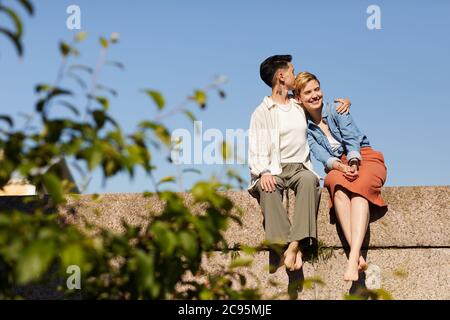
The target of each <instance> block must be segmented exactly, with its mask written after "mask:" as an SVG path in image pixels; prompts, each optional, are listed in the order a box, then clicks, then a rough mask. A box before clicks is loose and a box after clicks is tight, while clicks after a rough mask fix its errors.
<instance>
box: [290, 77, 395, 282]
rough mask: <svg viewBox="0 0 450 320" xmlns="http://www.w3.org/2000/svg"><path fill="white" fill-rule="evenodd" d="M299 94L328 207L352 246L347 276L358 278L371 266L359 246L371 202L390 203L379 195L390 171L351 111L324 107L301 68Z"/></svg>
mask: <svg viewBox="0 0 450 320" xmlns="http://www.w3.org/2000/svg"><path fill="white" fill-rule="evenodd" d="M295 95H296V99H297V101H298V102H299V103H300V104H301V105H302V107H303V108H304V109H305V111H306V112H307V114H308V143H309V146H310V149H311V151H312V153H313V155H314V157H315V158H316V159H317V160H319V161H320V162H322V163H323V165H324V166H325V171H326V172H327V176H326V177H325V183H324V186H325V187H326V188H327V189H328V192H329V194H330V209H334V212H336V216H337V218H338V221H339V223H340V224H341V226H342V230H343V232H344V235H345V238H346V240H347V242H348V243H349V245H350V254H349V259H348V263H347V268H346V270H345V272H344V280H346V281H357V280H358V277H359V276H358V271H363V270H365V269H366V268H367V263H366V261H365V260H364V258H363V257H362V255H361V246H362V243H363V240H364V237H365V234H366V231H367V227H368V224H369V204H372V205H375V206H380V207H385V206H386V203H385V202H384V200H383V199H382V197H381V187H382V186H383V184H384V182H385V181H386V174H387V170H386V166H385V164H384V157H383V154H382V153H381V152H378V151H375V150H373V149H372V148H371V147H370V143H369V140H368V139H367V137H366V136H365V135H364V134H363V133H361V131H360V130H359V129H358V127H357V126H356V124H355V123H354V121H353V119H352V117H351V115H350V114H348V113H347V114H338V113H337V112H336V110H335V108H332V107H330V106H329V105H326V106H324V105H323V94H322V91H321V89H320V82H319V80H318V79H317V78H316V76H314V75H313V74H311V73H308V72H301V73H300V74H299V75H298V76H297V77H296V80H295ZM333 206H334V207H333Z"/></svg>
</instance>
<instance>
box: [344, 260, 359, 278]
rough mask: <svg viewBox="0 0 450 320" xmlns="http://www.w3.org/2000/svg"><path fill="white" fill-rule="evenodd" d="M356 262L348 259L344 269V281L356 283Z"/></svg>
mask: <svg viewBox="0 0 450 320" xmlns="http://www.w3.org/2000/svg"><path fill="white" fill-rule="evenodd" d="M358 278H359V275H358V260H353V259H349V260H348V262H347V269H345V273H344V280H345V281H358Z"/></svg>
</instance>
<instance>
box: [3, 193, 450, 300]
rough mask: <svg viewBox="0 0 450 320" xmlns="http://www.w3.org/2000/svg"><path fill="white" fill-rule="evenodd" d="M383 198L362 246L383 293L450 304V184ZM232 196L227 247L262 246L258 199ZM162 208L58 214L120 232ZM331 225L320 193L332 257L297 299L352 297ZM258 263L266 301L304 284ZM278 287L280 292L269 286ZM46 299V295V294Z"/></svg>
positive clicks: (92, 207)
mask: <svg viewBox="0 0 450 320" xmlns="http://www.w3.org/2000/svg"><path fill="white" fill-rule="evenodd" d="M382 192H383V196H384V198H385V200H386V202H387V203H388V205H389V209H388V211H387V212H372V217H371V224H370V227H369V228H370V229H369V232H368V235H367V237H366V242H365V246H366V247H367V248H368V252H367V257H368V262H369V263H371V264H372V265H373V266H378V267H379V268H380V272H381V284H379V285H378V287H379V286H381V288H383V289H386V290H388V291H389V292H390V293H391V294H392V296H393V297H394V298H395V299H450V186H433V187H387V188H384V189H383V191H382ZM227 195H228V196H229V197H230V198H231V199H232V200H233V201H234V202H235V203H236V204H237V205H238V206H239V207H240V208H241V209H242V210H243V212H244V215H243V216H242V221H243V226H242V227H239V226H238V225H237V224H231V225H230V227H229V229H228V230H227V231H226V233H225V237H226V239H227V241H228V243H229V246H230V247H231V248H232V247H233V246H234V245H236V244H247V245H258V244H260V243H261V241H263V240H264V231H263V227H262V213H261V209H260V207H259V205H258V203H257V201H256V200H255V199H253V198H252V197H251V196H250V195H249V194H248V193H247V192H245V191H243V192H227ZM183 197H184V198H185V201H186V203H187V205H189V206H191V207H192V208H193V211H194V212H196V213H201V212H202V208H201V207H199V206H193V205H192V197H191V195H190V194H186V193H185V194H183ZM289 200H290V201H289V205H288V207H289V211H290V212H292V210H293V208H294V197H293V194H292V193H291V194H290V196H289ZM0 207H2V208H12V207H15V208H17V207H21V208H26V207H27V205H24V204H21V203H20V199H19V198H18V197H0ZM163 208H164V203H162V202H161V201H160V200H159V199H157V197H156V196H151V197H144V196H143V195H141V194H103V195H100V196H98V197H93V196H90V195H82V196H70V197H69V201H68V203H67V205H65V206H64V207H61V208H59V211H60V213H61V214H62V215H64V216H65V217H66V218H67V221H68V222H69V223H74V224H78V225H81V224H82V219H81V218H82V217H84V218H85V219H86V220H88V221H89V222H91V223H93V224H94V225H101V226H104V227H108V228H110V229H112V230H115V231H118V232H119V231H120V230H121V221H122V220H125V221H127V222H128V223H132V224H143V223H146V222H148V221H150V220H151V218H152V217H153V216H155V215H157V214H158V213H159V212H161V211H162V209H163ZM332 220H333V219H330V215H329V213H328V194H327V192H326V191H323V193H322V199H321V205H320V210H319V213H318V230H319V240H321V241H322V242H323V243H324V244H325V245H326V246H327V247H328V249H326V250H328V251H327V252H328V253H329V257H327V258H326V259H322V260H320V261H319V262H318V263H316V264H315V265H314V266H313V265H311V264H309V263H306V264H305V266H304V277H305V278H310V277H314V276H318V277H320V278H321V279H322V280H323V281H324V282H325V283H326V286H324V287H322V286H318V285H316V286H315V287H314V288H313V289H307V288H304V289H303V291H302V292H300V293H299V295H298V299H342V297H343V295H344V294H345V293H348V292H349V290H350V291H351V292H353V291H354V289H355V287H356V286H355V285H354V286H352V287H351V288H350V285H348V284H346V283H345V282H344V281H343V280H342V276H343V271H344V268H345V262H346V258H345V255H344V253H343V250H342V249H339V248H341V247H342V242H341V238H342V234H341V233H338V232H336V225H335V224H333V223H332V222H333V221H332ZM330 222H331V223H330ZM333 248H334V249H333ZM330 252H331V253H330ZM213 257H214V258H213V259H212V260H211V261H209V262H207V261H206V260H205V262H204V263H205V267H206V268H207V270H209V271H210V272H214V270H217V267H218V266H219V265H220V264H223V263H225V262H226V261H228V259H229V257H228V258H227V257H226V256H223V255H222V254H220V253H218V252H215V253H213ZM254 259H255V260H254V263H253V266H252V268H251V269H250V272H252V273H253V274H254V275H256V279H254V282H255V283H256V281H259V282H260V284H262V285H263V286H264V287H265V296H266V297H267V298H284V299H286V298H288V295H287V290H286V289H287V284H288V283H289V278H291V280H292V279H294V280H295V279H299V276H300V274H298V273H296V274H290V276H288V275H287V274H286V271H285V269H284V268H280V269H279V270H278V271H277V272H276V273H275V274H269V272H268V260H269V257H268V252H261V253H258V254H257V255H255V257H254ZM369 280H370V279H369ZM273 281H275V282H278V283H280V286H277V287H273V286H271V285H269V283H270V282H273ZM291 282H292V281H291ZM364 283H365V279H364V277H361V279H360V284H364ZM369 283H370V282H369ZM40 291H41V292H44V291H45V290H44V289H42V290H40ZM47 291H48V290H47ZM35 296H36V295H35ZM44 296H45V297H49V295H48V294H44ZM44 296H41V297H42V298H45V297H44ZM50 296H51V295H50Z"/></svg>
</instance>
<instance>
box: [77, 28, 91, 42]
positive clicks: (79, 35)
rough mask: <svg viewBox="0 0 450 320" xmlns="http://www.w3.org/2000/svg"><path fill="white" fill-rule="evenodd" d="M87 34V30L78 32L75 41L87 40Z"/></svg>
mask: <svg viewBox="0 0 450 320" xmlns="http://www.w3.org/2000/svg"><path fill="white" fill-rule="evenodd" d="M87 35H88V34H87V32H84V31H81V32H78V33H77V34H76V35H75V41H76V42H82V41H84V40H86V38H87Z"/></svg>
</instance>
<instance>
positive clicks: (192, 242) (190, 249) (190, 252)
mask: <svg viewBox="0 0 450 320" xmlns="http://www.w3.org/2000/svg"><path fill="white" fill-rule="evenodd" d="M178 237H179V239H180V243H181V245H182V247H183V250H184V253H185V254H186V256H187V257H188V258H195V257H196V255H197V254H198V249H199V248H198V244H197V239H196V238H195V236H194V235H193V234H192V233H190V232H187V231H181V232H180V233H179V234H178Z"/></svg>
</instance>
